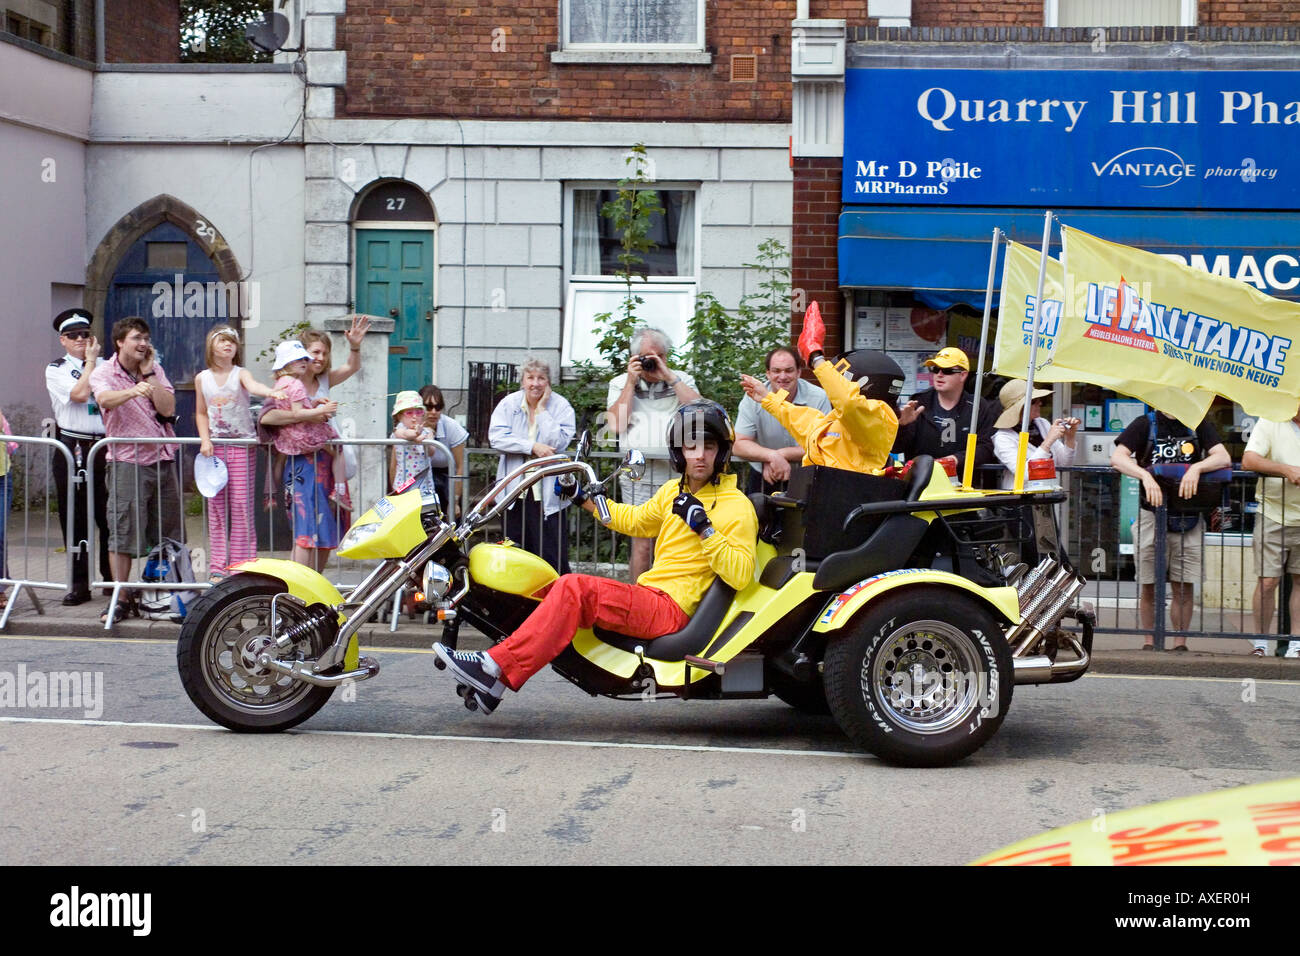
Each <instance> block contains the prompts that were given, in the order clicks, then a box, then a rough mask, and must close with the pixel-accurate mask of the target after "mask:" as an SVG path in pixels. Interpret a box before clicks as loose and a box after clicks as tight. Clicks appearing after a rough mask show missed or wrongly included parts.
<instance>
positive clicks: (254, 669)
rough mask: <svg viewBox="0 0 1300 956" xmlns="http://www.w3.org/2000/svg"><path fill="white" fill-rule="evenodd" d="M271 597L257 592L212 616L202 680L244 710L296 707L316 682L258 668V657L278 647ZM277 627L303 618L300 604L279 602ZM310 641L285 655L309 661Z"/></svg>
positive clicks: (259, 711) (283, 657) (262, 711)
mask: <svg viewBox="0 0 1300 956" xmlns="http://www.w3.org/2000/svg"><path fill="white" fill-rule="evenodd" d="M271 597H272V595H269V594H258V595H253V596H250V597H246V598H241V599H240V600H238V601H235V602H234V603H232V604H231V605H230V606H229V607H226V608H225V609H223V610H222V611H221V613H220V614H219V615H218V616H217V619H216V620H215V621H213V623H212V627H211V628H210V629H209V631H208V635H207V637H206V638H205V640H204V648H203V679H204V681H205V682H206V683H207V685H208V687H210V688H211V689H212V690H213V692H214V693H216V694H217V695H218V696H220V697H221V698H222V699H223V700H224V701H225V702H226V703H227V704H229V705H230V706H232V707H235V708H238V709H239V710H242V711H244V712H245V713H255V714H272V713H277V712H279V711H282V710H287V709H289V708H290V707H293V706H294V705H295V704H297V703H298V702H299V701H301V700H302V699H303V698H304V697H306V696H307V695H308V694H309V693H310V692H311V689H312V686H313V685H311V684H307V683H303V682H302V681H296V680H294V679H293V678H291V677H286V676H284V675H281V674H276V673H274V672H273V671H270V670H267V669H266V668H263V667H259V666H258V664H257V658H258V656H259V655H261V654H262V653H263V652H267V651H273V648H274V643H273V642H272V640H271ZM276 617H277V619H278V620H277V622H276V629H277V630H283V629H284V628H286V627H292V626H293V625H294V624H296V623H299V622H300V621H301V620H303V617H304V612H303V610H302V609H301V608H299V607H297V606H296V605H293V604H292V603H290V602H288V601H284V602H277V604H276ZM310 654H311V645H310V642H309V641H306V640H304V641H300V642H299V643H298V644H296V645H294V647H293V649H292V650H291V651H290V652H289V653H287V654H283V653H282V654H275V655H274V656H276V657H277V658H278V659H280V660H305V659H306V656H307V655H310Z"/></svg>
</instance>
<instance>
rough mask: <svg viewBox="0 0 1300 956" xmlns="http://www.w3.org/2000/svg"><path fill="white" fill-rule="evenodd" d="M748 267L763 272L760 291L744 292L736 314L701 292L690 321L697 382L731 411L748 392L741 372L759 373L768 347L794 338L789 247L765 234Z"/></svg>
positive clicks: (690, 367) (688, 341)
mask: <svg viewBox="0 0 1300 956" xmlns="http://www.w3.org/2000/svg"><path fill="white" fill-rule="evenodd" d="M745 267H746V268H747V269H754V270H756V271H757V272H758V273H759V274H760V275H761V276H762V281H760V282H759V284H758V291H756V292H751V293H749V294H747V295H745V296H744V297H742V298H741V300H740V305H739V307H738V308H737V309H736V311H735V313H734V314H732V313H730V312H728V311H727V310H726V309H725V308H723V307H722V304H721V303H720V302H718V300H717V299H716V298H715V297H714V296H713V295H711V294H709V293H708V292H702V293H701V294H700V295H699V297H698V299H697V300H696V305H695V314H694V315H692V316H691V319H690V322H689V323H688V325H687V330H688V334H687V339H686V344H687V346H688V347H689V349H690V353H689V357H688V358H687V360H686V367H687V369H688V370H689V371H690V373H691V375H692V376H693V377H694V378H695V387H696V388H697V389H698V390H699V393H700V394H701V395H703V396H704V397H705V398H711V399H713V400H714V401H715V402H718V403H719V404H720V405H722V407H723V408H725V409H727V411H728V412H729V413H731V414H735V411H736V408H737V407H738V406H739V405H740V399H741V397H742V396H743V395H744V389H743V388H741V385H740V375H741V373H742V372H744V373H746V374H749V375H756V376H761V375H762V374H763V357H764V356H765V355H766V354H767V352H768V350H769V349H773V348H775V347H776V346H778V345H781V344H788V343H789V341H790V257H789V252H788V251H787V250H786V248H785V246H784V245H783V244H782V243H781V241H780V240H779V239H765V240H763V242H761V243H760V244H759V246H758V261H757V262H747V263H745Z"/></svg>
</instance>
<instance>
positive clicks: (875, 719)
mask: <svg viewBox="0 0 1300 956" xmlns="http://www.w3.org/2000/svg"><path fill="white" fill-rule="evenodd" d="M824 679H825V682H826V699H827V702H828V703H829V704H830V707H831V713H832V714H833V715H834V716H835V720H836V722H837V723H838V724H839V725H840V729H842V730H843V731H844V733H845V734H847V735H848V737H849V738H850V739H851V740H853V742H854V743H856V744H858V745H859V746H861V747H863V748H865V749H866V750H869V751H871V752H872V753H874V754H875V755H876V756H878V757H880V758H881V759H882V760H886V761H889V762H890V763H894V764H898V765H901V766H906V767H942V766H947V765H948V764H952V763H956V762H957V761H958V760H961V759H963V758H965V757H968V756H970V754H972V753H974V752H975V751H976V750H978V749H979V748H980V747H982V746H983V745H984V744H985V743H986V742H987V741H988V740H989V739H990V738H991V737H992V736H993V735H994V734H995V733H997V729H998V727H1000V726H1001V724H1002V720H1003V718H1004V717H1005V716H1006V713H1007V709H1008V708H1009V707H1010V706H1011V692H1012V687H1013V685H1014V682H1015V677H1014V670H1013V665H1012V662H1011V649H1010V648H1009V647H1008V646H1007V642H1006V639H1005V637H1004V635H1003V632H1002V628H1001V626H1000V625H999V624H998V622H997V620H996V619H995V618H994V616H993V614H992V613H991V612H990V610H989V609H988V607H987V606H986V605H984V604H983V603H982V602H980V601H977V600H975V599H974V598H972V597H969V596H967V595H965V594H960V593H954V592H953V591H951V590H948V589H939V588H917V589H916V590H914V591H911V592H910V593H908V592H904V593H901V594H897V595H890V596H887V597H885V598H882V599H880V601H879V602H878V603H877V604H875V605H874V606H873V605H869V606H868V607H866V608H865V609H863V611H862V612H861V613H860V614H859V615H858V616H857V618H856V619H855V620H854V621H853V622H852V623H851V624H850V625H849V626H848V627H847V628H846V633H844V634H843V635H841V636H840V637H837V638H834V639H832V640H831V642H830V643H829V644H828V645H827V648H826V658H825V663H824Z"/></svg>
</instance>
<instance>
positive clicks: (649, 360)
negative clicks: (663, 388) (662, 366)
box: [637, 355, 659, 372]
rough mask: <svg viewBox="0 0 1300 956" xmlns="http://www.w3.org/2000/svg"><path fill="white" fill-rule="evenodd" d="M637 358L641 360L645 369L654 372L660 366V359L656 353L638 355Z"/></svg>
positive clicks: (642, 367)
mask: <svg viewBox="0 0 1300 956" xmlns="http://www.w3.org/2000/svg"><path fill="white" fill-rule="evenodd" d="M637 360H638V361H640V363H641V369H642V370H643V371H646V372H653V371H655V370H656V369H657V368H659V359H658V358H657V357H656V356H654V355H638V356H637Z"/></svg>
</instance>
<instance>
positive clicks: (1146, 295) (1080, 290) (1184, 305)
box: [1054, 225, 1300, 425]
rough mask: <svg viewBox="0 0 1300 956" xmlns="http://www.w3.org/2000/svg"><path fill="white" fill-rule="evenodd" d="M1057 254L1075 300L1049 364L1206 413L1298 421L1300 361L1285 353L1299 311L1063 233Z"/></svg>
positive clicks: (1151, 256)
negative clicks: (1124, 383) (1236, 408)
mask: <svg viewBox="0 0 1300 956" xmlns="http://www.w3.org/2000/svg"><path fill="white" fill-rule="evenodd" d="M1061 244H1062V248H1063V249H1064V253H1063V256H1064V260H1065V265H1066V271H1067V277H1066V278H1067V288H1069V289H1071V290H1073V294H1072V296H1071V297H1070V298H1069V299H1068V300H1067V303H1066V307H1065V309H1064V312H1063V314H1062V318H1061V323H1060V328H1059V335H1058V336H1057V341H1056V351H1055V355H1054V361H1055V362H1056V363H1058V364H1060V365H1064V366H1066V367H1069V368H1078V369H1106V370H1107V374H1109V375H1114V376H1118V377H1121V378H1125V379H1128V380H1130V381H1138V380H1141V381H1144V382H1149V383H1151V385H1153V386H1160V387H1164V388H1166V389H1176V390H1179V391H1185V392H1187V393H1188V394H1189V395H1191V396H1192V397H1194V398H1195V397H1199V398H1203V399H1205V400H1206V403H1207V406H1208V402H1209V401H1211V400H1213V396H1214V395H1215V394H1218V395H1223V396H1224V397H1225V398H1230V399H1232V400H1233V401H1234V402H1237V403H1238V404H1239V405H1241V407H1242V408H1243V409H1245V411H1246V413H1247V414H1249V415H1257V416H1262V417H1264V418H1271V419H1276V420H1278V421H1284V420H1286V419H1288V418H1291V417H1292V416H1294V415H1295V413H1296V408H1297V405H1300V359H1296V360H1292V358H1291V355H1290V352H1291V348H1292V340H1293V336H1294V335H1295V334H1296V331H1297V330H1298V329H1300V305H1297V304H1296V303H1294V302H1286V301H1283V300H1282V299H1274V298H1272V297H1271V296H1267V295H1264V293H1262V292H1260V291H1259V290H1258V289H1256V288H1254V287H1253V286H1250V285H1247V284H1246V283H1244V282H1239V281H1237V280H1236V279H1229V278H1227V277H1226V276H1216V275H1211V274H1210V273H1207V272H1201V271H1199V270H1197V269H1191V268H1188V267H1187V266H1182V265H1178V264H1177V263H1175V262H1170V261H1169V260H1168V259H1165V258H1164V257H1162V256H1158V255H1156V254H1155V253H1151V252H1146V251H1145V250H1142V249H1134V248H1133V247H1131V246H1122V245H1119V244H1118V243H1114V242H1107V241H1106V240H1105V239H1098V238H1097V237H1096V236H1090V235H1088V233H1086V232H1080V231H1079V230H1078V229H1073V228H1071V227H1069V226H1065V225H1062V226H1061ZM1137 397H1139V398H1141V397H1142V396H1140V395H1138V396H1137ZM1153 404H1156V403H1153ZM1157 407H1158V408H1163V406H1161V405H1159V404H1157ZM1164 410H1165V411H1166V412H1169V411H1170V410H1169V409H1167V408H1166V409H1164ZM1170 414H1174V413H1173V412H1170ZM1178 417H1179V418H1180V419H1182V421H1183V422H1184V423H1185V424H1189V425H1194V424H1195V422H1193V421H1189V420H1188V419H1187V418H1184V417H1183V416H1182V415H1178Z"/></svg>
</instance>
